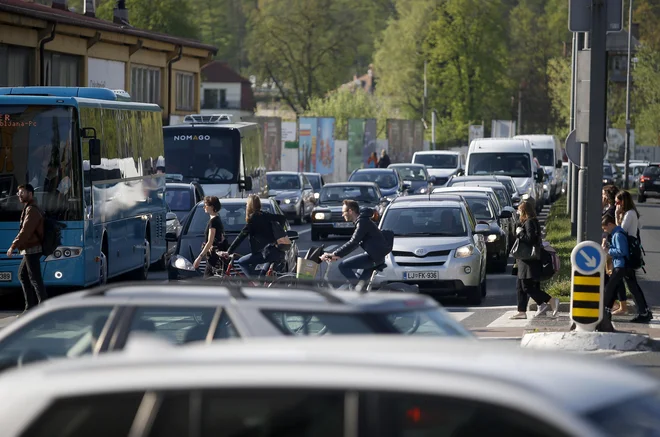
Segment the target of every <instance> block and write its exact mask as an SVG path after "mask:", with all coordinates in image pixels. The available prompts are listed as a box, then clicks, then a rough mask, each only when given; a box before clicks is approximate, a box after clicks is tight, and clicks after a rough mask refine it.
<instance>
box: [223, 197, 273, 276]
mask: <svg viewBox="0 0 660 437" xmlns="http://www.w3.org/2000/svg"><path fill="white" fill-rule="evenodd" d="M245 222H246V224H245V226H244V227H243V230H241V233H240V234H238V237H236V239H235V240H234V242H233V243H231V246H229V248H228V249H227V251H226V252H222V253H221V254H220V255H221V256H226V255H228V254H230V253H232V252H233V251H234V250H235V249H236V247H238V245H239V244H241V242H242V241H243V240H244V239H245V237H248V236H249V237H250V253H249V254H247V255H245V256H242V257H241V258H239V259H238V261H236V264H238V265H239V266H240V268H241V270H242V271H243V274H245V276H247V277H250V276H253V275H255V274H256V272H257V271H256V267H257V266H258V265H259V264H265V263H268V264H270V263H274V262H280V261H282V260H284V257H285V250H286V247H284V246H281V245H280V244H279V243H278V241H277V238H276V237H275V233H274V231H273V223H276V224H277V225H278V226H282V227H283V226H284V225H285V224H286V218H285V217H284V216H283V215H279V214H271V213H269V212H265V211H262V210H261V199H259V196H258V195H256V194H250V195H249V196H248V198H247V204H246V208H245ZM267 270H268V268H267V267H266V268H265V269H264V270H263V271H262V272H261V273H262V274H265V273H266V271H267Z"/></svg>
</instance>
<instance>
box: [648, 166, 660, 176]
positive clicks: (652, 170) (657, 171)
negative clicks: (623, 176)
mask: <svg viewBox="0 0 660 437" xmlns="http://www.w3.org/2000/svg"><path fill="white" fill-rule="evenodd" d="M658 175H660V167H658V166H657V165H649V166H648V167H646V168H645V169H644V176H658Z"/></svg>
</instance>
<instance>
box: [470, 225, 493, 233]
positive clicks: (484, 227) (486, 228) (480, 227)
mask: <svg viewBox="0 0 660 437" xmlns="http://www.w3.org/2000/svg"><path fill="white" fill-rule="evenodd" d="M474 233H475V234H479V235H484V234H489V233H490V226H488V225H484V224H478V225H477V226H475V227H474Z"/></svg>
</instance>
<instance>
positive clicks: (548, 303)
mask: <svg viewBox="0 0 660 437" xmlns="http://www.w3.org/2000/svg"><path fill="white" fill-rule="evenodd" d="M518 213H519V215H520V226H519V227H518V228H517V229H516V234H517V239H518V240H519V241H520V242H519V243H518V244H525V245H528V246H532V247H537V248H540V246H541V224H540V223H539V220H538V218H536V212H535V211H534V205H533V204H531V203H530V202H528V201H527V200H523V201H522V202H520V205H519V206H518ZM516 265H517V266H518V279H517V281H516V291H517V292H518V314H515V315H513V316H511V319H513V320H516V319H526V318H527V303H528V302H529V298H530V297H531V298H532V299H534V301H535V302H536V303H537V305H538V311H537V312H536V315H537V316H539V315H541V314H545V313H546V312H547V311H548V310H549V309H552V316H553V317H555V316H556V315H557V311H559V299H557V298H556V297H552V296H550V295H549V294H548V293H546V292H545V291H543V290H541V273H542V270H543V266H542V265H541V261H540V260H538V259H533V260H521V259H518V260H516Z"/></svg>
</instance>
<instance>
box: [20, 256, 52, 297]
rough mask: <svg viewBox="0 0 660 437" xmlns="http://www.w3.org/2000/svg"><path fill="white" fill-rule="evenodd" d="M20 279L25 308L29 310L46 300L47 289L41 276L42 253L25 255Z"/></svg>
mask: <svg viewBox="0 0 660 437" xmlns="http://www.w3.org/2000/svg"><path fill="white" fill-rule="evenodd" d="M18 280H19V281H20V282H21V286H22V287H23V297H24V298H25V309H26V310H28V309H30V308H32V307H35V306H37V305H39V304H40V303H41V301H42V300H46V299H47V298H48V296H47V295H46V289H45V287H44V280H43V278H42V277H41V253H30V254H26V255H23V260H22V261H21V265H20V266H19V267H18Z"/></svg>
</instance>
